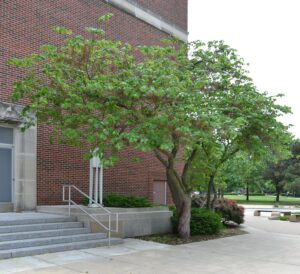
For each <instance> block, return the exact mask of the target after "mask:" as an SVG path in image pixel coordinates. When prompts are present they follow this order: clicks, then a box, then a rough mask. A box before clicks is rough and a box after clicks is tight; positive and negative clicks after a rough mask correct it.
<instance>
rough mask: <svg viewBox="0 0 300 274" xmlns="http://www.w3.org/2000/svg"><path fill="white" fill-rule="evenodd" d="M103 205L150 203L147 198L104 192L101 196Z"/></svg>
mask: <svg viewBox="0 0 300 274" xmlns="http://www.w3.org/2000/svg"><path fill="white" fill-rule="evenodd" d="M103 205H104V206H107V207H123V208H132V207H152V204H151V203H150V201H149V200H148V199H147V198H144V197H137V196H127V195H121V194H116V193H112V194H106V195H105V196H104V197H103Z"/></svg>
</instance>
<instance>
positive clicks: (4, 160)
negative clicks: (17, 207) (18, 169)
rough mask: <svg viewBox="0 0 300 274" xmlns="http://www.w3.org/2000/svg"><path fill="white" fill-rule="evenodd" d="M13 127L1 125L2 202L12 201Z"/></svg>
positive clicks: (0, 171)
mask: <svg viewBox="0 0 300 274" xmlns="http://www.w3.org/2000/svg"><path fill="white" fill-rule="evenodd" d="M12 151H13V129H12V128H5V127H0V202H2V203H3V202H11V201H12V179H13V178H12V160H13V159H12V158H13V154H12Z"/></svg>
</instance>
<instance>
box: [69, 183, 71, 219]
mask: <svg viewBox="0 0 300 274" xmlns="http://www.w3.org/2000/svg"><path fill="white" fill-rule="evenodd" d="M69 216H71V185H70V184H69Z"/></svg>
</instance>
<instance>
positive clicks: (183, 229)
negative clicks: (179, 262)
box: [167, 168, 192, 239]
mask: <svg viewBox="0 0 300 274" xmlns="http://www.w3.org/2000/svg"><path fill="white" fill-rule="evenodd" d="M167 182H168V186H169V188H170V191H171V193H172V198H173V202H174V204H175V207H176V210H177V214H178V227H177V231H178V234H179V236H180V237H181V238H184V239H187V238H189V237H190V220H191V204H192V199H191V195H190V194H189V193H186V192H185V191H184V188H183V187H182V186H181V180H179V178H178V177H177V176H176V171H175V170H174V169H173V168H167Z"/></svg>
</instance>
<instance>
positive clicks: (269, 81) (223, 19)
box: [188, 0, 300, 138]
mask: <svg viewBox="0 0 300 274" xmlns="http://www.w3.org/2000/svg"><path fill="white" fill-rule="evenodd" d="M188 2H189V22H188V24H189V27H188V28H189V41H193V40H202V41H204V42H207V41H209V40H224V41H225V42H226V43H227V44H228V45H230V46H231V47H232V48H235V49H236V50H238V53H239V55H240V56H242V57H243V58H244V59H245V61H246V62H247V63H249V64H250V65H249V68H248V69H249V71H250V75H251V77H252V78H253V80H254V83H255V85H256V86H257V87H258V88H259V89H260V90H261V91H268V92H269V94H270V95H275V94H278V93H283V94H284V95H285V96H284V97H283V98H281V99H280V100H279V101H278V102H279V103H280V104H284V105H288V106H290V107H291V108H292V111H293V114H291V115H286V116H285V117H282V118H281V121H282V122H283V123H285V124H293V127H292V128H291V129H290V131H291V132H292V133H293V134H294V135H295V137H297V138H300V106H299V105H300V85H299V82H300V81H299V80H300V0H189V1H188Z"/></svg>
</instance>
